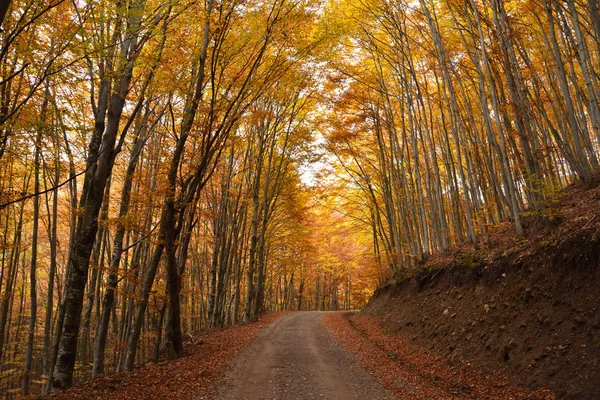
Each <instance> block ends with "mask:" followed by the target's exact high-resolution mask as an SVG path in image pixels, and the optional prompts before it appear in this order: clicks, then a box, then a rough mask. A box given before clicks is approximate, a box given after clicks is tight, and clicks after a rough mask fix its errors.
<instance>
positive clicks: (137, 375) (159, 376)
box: [49, 312, 286, 400]
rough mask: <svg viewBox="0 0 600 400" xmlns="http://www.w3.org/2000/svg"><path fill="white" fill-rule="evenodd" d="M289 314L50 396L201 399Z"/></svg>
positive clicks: (217, 333) (208, 336)
mask: <svg viewBox="0 0 600 400" xmlns="http://www.w3.org/2000/svg"><path fill="white" fill-rule="evenodd" d="M285 314H286V313H285V312H278V313H272V314H267V315H265V316H263V317H261V319H260V320H259V321H258V322H255V323H253V324H249V325H243V326H234V327H231V328H226V329H211V330H208V331H207V332H205V333H204V334H203V336H202V338H198V339H196V341H195V343H196V344H195V345H192V346H190V347H189V348H188V349H187V351H186V352H187V354H186V355H185V356H183V357H181V358H179V359H177V360H173V361H168V362H161V363H158V364H153V363H150V364H146V365H144V366H142V367H141V368H138V369H136V370H134V371H132V372H119V373H116V374H111V375H108V376H105V377H102V378H98V379H94V380H92V381H89V382H87V383H86V384H85V385H83V386H81V387H76V388H71V389H68V390H65V391H62V392H59V393H55V394H52V395H51V396H49V398H51V399H55V400H80V399H81V400H83V399H111V400H128V399H148V400H150V399H192V398H194V399H201V398H203V397H205V396H208V393H209V392H210V390H211V389H212V388H213V386H214V384H215V382H216V381H217V380H218V379H219V378H220V377H221V376H222V375H223V373H224V372H225V371H226V370H227V368H228V364H229V361H230V360H231V359H232V358H233V357H234V356H235V355H236V354H237V353H238V352H240V351H241V350H242V349H243V348H244V347H246V346H247V345H248V344H249V343H250V342H251V341H252V340H253V339H254V338H255V337H256V335H258V333H259V332H260V331H261V330H262V329H264V327H267V326H269V325H270V324H271V323H272V322H274V321H275V320H277V319H279V318H281V317H283V316H284V315H285Z"/></svg>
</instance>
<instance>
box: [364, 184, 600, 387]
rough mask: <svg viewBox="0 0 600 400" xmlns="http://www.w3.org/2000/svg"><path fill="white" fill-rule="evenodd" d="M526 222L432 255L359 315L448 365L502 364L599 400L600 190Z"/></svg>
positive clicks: (519, 379) (526, 377) (514, 373)
mask: <svg viewBox="0 0 600 400" xmlns="http://www.w3.org/2000/svg"><path fill="white" fill-rule="evenodd" d="M526 222H527V232H526V235H525V237H517V236H516V235H515V234H514V232H513V230H512V227H511V226H510V224H508V223H507V224H503V225H501V226H498V227H495V228H494V229H493V230H491V231H490V241H489V243H488V244H487V245H484V246H482V247H481V248H479V249H473V248H469V247H468V246H463V247H462V248H458V249H454V250H453V251H452V252H449V253H447V254H443V255H439V256H436V257H433V258H432V259H430V260H429V261H428V262H427V263H426V264H425V265H424V266H423V269H422V270H421V271H420V272H418V273H414V274H413V275H412V276H410V277H406V278H404V279H401V280H399V281H398V282H395V283H394V284H390V285H388V286H386V287H383V288H381V289H379V290H378V291H377V292H376V293H375V295H374V296H373V298H372V299H371V301H370V302H369V304H368V306H367V307H366V308H365V309H364V310H363V311H362V312H361V315H362V316H363V317H365V318H374V319H375V320H376V321H377V322H378V323H379V324H380V325H381V327H382V328H383V329H384V331H386V332H392V333H395V334H397V335H402V336H403V337H405V338H408V339H409V340H410V341H411V342H412V343H414V344H417V345H419V346H423V347H426V348H429V349H430V350H432V351H433V352H434V353H437V354H439V355H442V356H444V358H445V361H446V363H447V364H450V365H458V364H463V365H466V364H467V363H468V364H470V368H472V369H474V370H481V371H486V372H488V373H493V371H497V370H505V372H506V374H507V376H508V377H509V378H510V381H511V384H515V385H523V386H525V387H528V388H530V389H537V388H547V389H550V390H551V391H552V392H554V393H555V394H556V397H557V398H559V399H597V398H600V365H599V362H600V190H599V189H598V188H595V189H591V190H589V189H585V188H580V187H572V188H569V189H567V190H566V191H565V192H564V193H563V194H562V196H561V197H560V199H559V200H558V201H557V202H555V203H554V204H552V205H549V207H548V209H547V210H546V211H544V212H543V213H541V215H540V214H535V213H534V214H532V215H530V216H529V217H527V220H526ZM359 318H360V316H359Z"/></svg>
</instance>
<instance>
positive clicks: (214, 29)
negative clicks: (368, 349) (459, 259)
mask: <svg viewBox="0 0 600 400" xmlns="http://www.w3.org/2000/svg"><path fill="white" fill-rule="evenodd" d="M314 12H315V10H314V9H312V8H311V6H310V5H309V4H304V3H302V2H300V3H298V2H288V1H287V0H274V1H268V2H262V1H245V0H243V1H233V2H218V1H212V0H211V1H207V2H201V3H197V2H187V1H179V0H174V1H169V2H161V1H154V0H131V1H126V2H108V3H107V2H104V1H91V2H90V1H88V2H80V1H74V2H64V1H62V0H57V1H46V2H34V1H29V0H23V1H21V0H19V1H15V2H13V3H12V5H11V6H10V8H9V9H8V12H7V14H6V18H5V19H4V22H3V25H2V26H3V31H2V33H1V34H0V35H1V39H2V43H1V47H0V249H1V255H2V256H1V257H0V265H1V268H0V392H1V393H2V394H5V396H6V397H14V396H16V395H17V394H18V393H21V394H39V393H46V392H48V391H51V390H57V389H62V388H66V387H69V386H71V385H73V384H74V383H76V382H81V381H83V380H85V379H88V378H89V377H97V376H101V375H104V374H106V373H109V372H112V371H117V370H124V369H132V368H133V367H134V366H135V365H138V364H140V363H143V362H145V361H146V360H148V359H150V358H154V359H157V358H159V357H161V356H162V355H163V354H166V355H167V356H170V357H177V356H179V355H180V354H181V352H182V351H183V348H184V342H185V335H186V334H187V333H189V332H191V331H194V330H198V329H203V328H206V327H210V326H214V327H222V326H226V325H229V324H233V323H237V322H240V321H242V320H243V319H244V317H245V319H246V320H247V321H254V320H256V319H258V317H259V314H260V313H261V312H263V311H265V310H282V309H296V308H298V309H300V308H307V307H312V308H316V307H317V304H316V303H315V302H314V301H312V300H308V297H309V296H313V293H312V292H311V291H310V290H306V289H304V288H305V287H307V286H309V285H312V284H313V283H314V280H315V279H317V276H320V274H321V270H322V269H323V268H326V266H321V265H319V264H318V263H317V262H315V261H314V258H315V257H312V258H311V257H309V256H307V255H306V254H305V253H306V249H307V248H308V247H309V246H310V244H309V241H308V240H307V239H306V234H307V231H306V227H305V224H307V223H308V221H309V211H308V206H309V204H310V203H311V202H312V201H313V200H312V199H311V196H312V194H311V191H310V189H308V188H305V187H304V186H303V184H302V183H301V181H300V173H301V172H300V166H301V164H303V163H304V162H305V160H306V159H307V157H308V156H309V153H310V151H311V148H310V143H311V141H312V133H311V130H310V129H309V126H311V125H312V124H313V122H312V121H311V119H310V118H309V114H310V113H311V112H313V111H314V105H315V99H314V92H315V90H316V81H315V79H314V70H315V68H316V67H315V66H316V61H315V64H314V65H312V66H311V65H310V64H308V65H303V63H304V62H305V61H306V60H307V59H311V58H313V57H314V54H316V48H317V47H318V39H317V38H314V37H312V35H313V29H314V19H315V15H314ZM328 282H329V283H328V284H327V288H328V289H327V293H323V292H324V290H325V289H320V292H319V294H318V296H321V297H322V298H328V299H329V298H331V299H330V300H328V303H327V307H334V308H338V307H342V306H344V307H350V306H351V304H350V300H349V294H348V293H346V298H347V299H348V301H344V303H343V305H338V299H337V297H338V295H337V291H336V290H334V289H335V288H334V286H335V285H338V283H337V281H335V282H334V281H328ZM340 282H341V281H340ZM339 284H340V285H341V283H339ZM321 287H322V288H323V287H324V286H323V284H321ZM340 296H341V295H340ZM303 297H306V299H304V301H303ZM363 301H364V299H363ZM321 307H322V306H321Z"/></svg>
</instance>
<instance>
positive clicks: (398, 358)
mask: <svg viewBox="0 0 600 400" xmlns="http://www.w3.org/2000/svg"><path fill="white" fill-rule="evenodd" d="M322 318H323V323H324V325H325V326H326V327H327V329H328V330H329V332H330V333H331V334H332V336H333V337H334V338H335V339H337V340H338V341H339V342H340V343H341V344H342V345H343V346H344V347H345V348H346V349H347V350H349V351H351V352H352V353H354V354H356V356H357V357H358V359H359V360H360V363H361V366H362V367H363V368H365V369H366V370H367V371H368V372H370V373H372V374H373V375H375V376H377V377H378V378H379V379H380V380H381V382H382V383H383V385H384V387H386V388H387V389H388V390H390V391H392V392H393V393H394V394H395V395H396V397H397V398H399V399H411V400H412V399H414V400H418V399H423V400H425V399H482V400H483V399H490V400H492V399H494V400H496V399H507V400H508V399H519V400H521V399H523V400H524V399H531V400H533V399H536V400H538V399H553V398H554V396H553V395H552V394H551V393H549V392H547V391H537V392H531V391H528V390H526V389H522V388H518V387H513V386H511V385H509V384H508V383H507V380H506V379H505V377H504V375H503V374H502V373H500V372H499V373H497V374H495V375H493V376H486V375H484V374H481V373H479V372H477V371H475V370H474V369H473V368H472V367H470V366H469V365H468V364H463V365H460V366H455V367H450V366H447V365H445V363H444V360H443V358H441V357H439V356H436V355H433V354H432V353H431V352H429V351H428V350H426V349H424V348H422V347H419V346H416V345H414V344H412V343H411V340H410V339H409V338H407V337H404V336H403V335H399V334H387V333H384V332H383V331H382V330H381V328H380V327H379V325H378V323H377V321H376V320H374V319H373V318H370V317H365V316H360V315H356V316H349V315H348V314H344V313H329V314H326V315H324V316H323V317H322Z"/></svg>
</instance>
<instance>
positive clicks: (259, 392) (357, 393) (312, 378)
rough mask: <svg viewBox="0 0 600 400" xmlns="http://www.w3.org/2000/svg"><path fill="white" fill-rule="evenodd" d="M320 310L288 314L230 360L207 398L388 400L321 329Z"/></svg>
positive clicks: (380, 387) (369, 376) (375, 382)
mask: <svg viewBox="0 0 600 400" xmlns="http://www.w3.org/2000/svg"><path fill="white" fill-rule="evenodd" d="M321 315H323V313H320V312H307V311H305V312H297V313H293V314H290V315H288V316H286V317H284V318H282V319H280V320H278V321H276V322H275V323H274V324H273V325H271V326H270V327H269V328H268V329H266V330H264V331H263V332H262V333H261V334H260V336H259V337H258V338H257V339H256V340H255V341H254V342H253V343H252V344H251V345H250V346H248V347H247V348H246V349H244V351H242V352H241V353H240V354H239V355H238V356H237V357H236V359H235V361H234V363H233V367H232V369H231V371H230V372H229V373H228V374H227V375H226V377H225V379H224V380H223V381H222V382H221V384H220V385H218V386H217V390H216V391H215V392H214V393H213V395H212V396H211V398H214V399H219V400H234V399H236V400H237V399H239V400H258V399H262V400H267V399H269V400H277V399H286V400H291V399H303V400H304V399H331V400H351V399H356V400H362V399H378V400H386V399H393V398H394V397H393V395H392V394H391V393H389V392H387V391H386V390H385V389H383V388H382V386H381V384H380V383H379V381H378V380H377V379H375V378H374V377H373V376H371V375H369V374H368V373H366V372H365V371H364V370H363V369H362V368H361V367H360V365H359V364H358V363H356V361H355V359H354V358H353V357H352V356H351V355H350V354H348V353H347V352H346V351H344V350H343V349H342V348H341V347H340V346H339V344H338V343H337V342H336V341H334V340H333V339H332V338H331V336H330V335H329V334H328V333H327V331H326V330H325V329H324V327H323V325H322V324H321V322H320V320H319V318H318V317H319V316H321Z"/></svg>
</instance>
